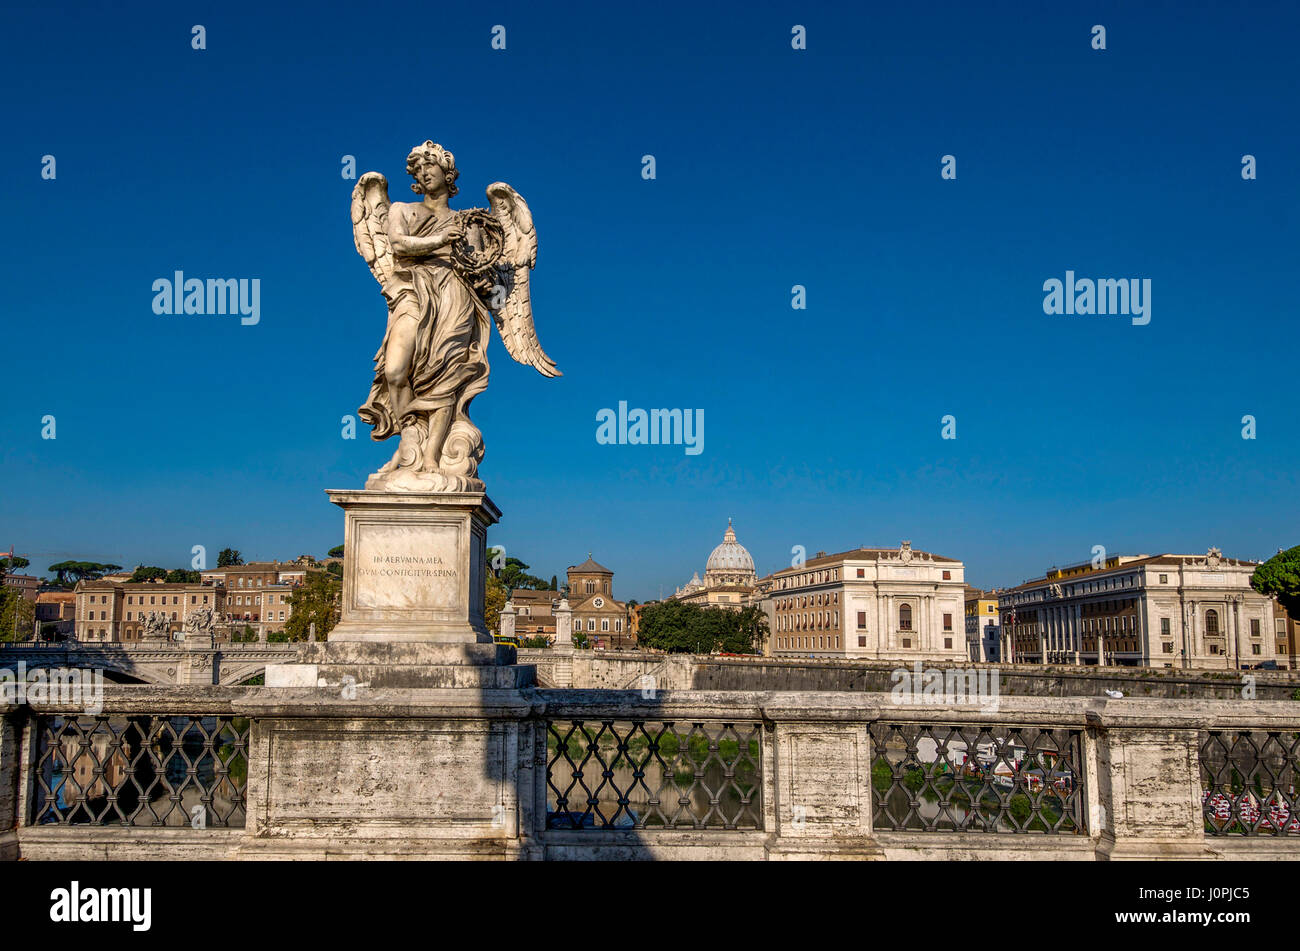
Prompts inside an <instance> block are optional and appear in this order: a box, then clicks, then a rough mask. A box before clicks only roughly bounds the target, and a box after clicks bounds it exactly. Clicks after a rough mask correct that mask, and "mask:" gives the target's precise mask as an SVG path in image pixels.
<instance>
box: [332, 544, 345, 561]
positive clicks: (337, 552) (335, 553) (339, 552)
mask: <svg viewBox="0 0 1300 951" xmlns="http://www.w3.org/2000/svg"><path fill="white" fill-rule="evenodd" d="M329 556H330V557H331V558H342V557H343V546H342V545H335V546H334V547H333V548H331V549H330V550H329Z"/></svg>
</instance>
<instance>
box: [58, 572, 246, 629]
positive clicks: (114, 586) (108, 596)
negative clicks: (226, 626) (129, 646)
mask: <svg viewBox="0 0 1300 951" xmlns="http://www.w3.org/2000/svg"><path fill="white" fill-rule="evenodd" d="M73 593H74V595H75V597H76V621H75V625H74V627H75V634H76V638H77V640H79V641H85V642H88V643H135V642H138V641H141V640H143V639H144V622H145V619H146V618H148V616H149V615H150V614H151V613H159V614H162V615H163V616H164V617H165V618H166V620H167V624H168V630H169V632H170V633H171V634H173V635H174V634H175V633H176V632H177V631H180V630H182V629H183V628H184V626H185V619H186V617H188V616H189V613H190V612H191V611H193V610H195V609H196V608H199V607H207V608H210V609H211V610H212V611H213V612H214V613H215V614H216V615H217V616H218V617H220V616H221V614H222V612H223V611H224V605H225V590H224V589H222V588H218V587H214V586H212V585H205V584H165V583H151V582H147V581H146V582H137V583H134V584H133V583H131V582H125V583H123V582H114V581H105V580H103V579H100V580H99V581H81V582H78V584H77V587H76V588H75V589H74V592H73Z"/></svg>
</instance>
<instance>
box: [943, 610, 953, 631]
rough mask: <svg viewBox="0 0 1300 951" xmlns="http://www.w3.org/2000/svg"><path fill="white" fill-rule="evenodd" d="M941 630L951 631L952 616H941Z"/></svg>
mask: <svg viewBox="0 0 1300 951" xmlns="http://www.w3.org/2000/svg"><path fill="white" fill-rule="evenodd" d="M943 629H944V630H945V631H951V630H952V615H951V614H945V615H944V616H943Z"/></svg>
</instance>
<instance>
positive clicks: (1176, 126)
mask: <svg viewBox="0 0 1300 951" xmlns="http://www.w3.org/2000/svg"><path fill="white" fill-rule="evenodd" d="M972 6H973V5H970V4H959V3H953V4H937V5H934V4H931V5H926V6H925V7H924V8H908V9H866V8H862V7H858V8H855V9H853V10H848V9H845V10H838V9H834V8H832V7H829V6H823V5H816V6H810V5H807V4H755V3H744V4H727V5H707V6H706V5H698V4H692V5H672V4H660V5H654V6H650V7H648V6H646V5H636V6H635V7H631V6H629V7H626V8H623V7H620V8H618V9H612V8H604V7H602V6H598V5H590V6H585V7H584V6H579V5H572V4H565V5H563V7H554V8H551V7H547V6H542V5H533V4H494V5H490V6H488V7H482V6H480V5H476V4H452V5H446V6H443V7H440V8H428V9H427V10H426V9H424V8H419V7H416V6H413V5H410V4H381V3H369V4H366V5H364V8H360V7H356V6H354V5H347V6H344V5H332V4H329V3H321V4H313V5H310V6H306V5H304V6H300V7H297V8H294V9H287V10H283V11H279V10H276V9H272V8H271V5H266V4H258V5H243V4H233V3H232V4H225V3H223V4H211V5H209V4H197V5H196V4H156V5H149V4H142V5H136V6H134V7H132V12H131V13H129V14H128V13H126V12H122V11H120V10H116V9H112V10H110V9H104V8H102V7H101V6H100V5H89V4H88V5H86V6H85V7H80V8H66V9H63V10H59V9H57V8H39V9H38V8H36V7H31V6H29V7H27V8H21V9H14V10H12V11H10V12H8V13H7V15H6V18H7V21H8V24H9V28H8V29H6V31H5V36H4V38H3V40H0V43H3V47H2V51H3V54H4V55H3V57H2V59H0V75H2V76H3V90H4V93H3V95H4V98H5V117H6V121H5V125H6V134H5V136H4V144H3V146H0V161H3V167H2V170H3V176H4V182H5V187H4V189H3V201H4V206H5V212H6V214H5V218H6V222H7V225H8V226H7V227H6V228H5V229H4V232H3V234H2V235H0V261H3V264H2V265H0V268H2V269H3V270H2V271H0V273H2V274H3V277H4V284H5V293H4V296H3V299H2V300H3V305H2V306H3V316H4V324H3V327H4V338H5V348H4V350H5V353H6V357H7V359H6V360H5V370H6V373H5V376H6V383H7V386H6V387H5V390H6V394H5V395H6V398H5V400H4V411H3V413H0V469H2V472H3V481H2V483H0V485H2V486H3V488H2V489H0V546H2V547H4V548H8V546H9V545H10V544H13V545H14V546H15V547H16V548H17V550H18V551H19V552H25V553H29V555H30V557H32V560H33V563H34V565H35V566H36V567H37V568H44V566H45V565H47V564H49V563H51V562H54V561H57V560H62V559H64V558H70V557H76V558H83V559H90V560H103V561H113V562H116V563H120V564H124V565H134V564H136V563H145V564H162V565H167V566H184V565H187V564H188V562H189V559H190V554H189V552H190V550H191V547H192V546H193V545H195V544H203V545H206V546H207V548H208V551H209V555H210V557H215V552H216V551H217V550H218V549H220V548H222V547H226V546H233V547H236V548H239V549H241V550H242V551H243V553H244V554H245V556H246V557H248V558H254V557H255V558H273V557H281V558H291V557H294V556H296V555H298V554H299V553H302V552H312V553H316V554H323V553H324V552H325V550H326V549H328V548H329V547H330V546H332V545H334V544H337V543H338V542H339V541H341V540H342V531H343V520H342V513H341V512H340V511H339V510H338V509H336V508H335V507H334V506H332V505H330V504H329V503H328V501H327V500H326V498H325V494H324V490H325V489H326V488H354V487H359V486H361V485H362V483H363V481H364V479H365V476H366V475H367V474H368V473H370V472H372V471H373V470H374V469H375V468H376V467H377V466H378V465H380V464H381V463H382V462H383V461H384V460H386V459H387V457H388V456H389V455H390V454H391V452H392V449H393V446H392V445H391V444H377V443H373V442H371V441H370V440H369V439H368V435H367V430H366V429H365V428H364V427H363V428H362V430H361V432H360V434H359V435H360V438H358V439H356V440H353V441H348V440H344V439H342V438H341V436H340V432H341V425H340V418H341V417H342V416H343V415H344V414H348V413H355V412H356V409H357V407H358V406H359V405H360V404H361V402H362V401H363V400H364V399H365V396H366V393H367V390H368V387H369V381H370V374H371V364H370V360H371V357H372V355H373V353H374V350H375V348H376V346H377V345H378V341H379V338H380V336H381V335H382V331H383V325H384V320H385V311H384V307H383V302H382V299H381V298H380V297H379V295H378V292H377V288H376V286H375V284H374V282H373V280H372V278H371V276H370V274H369V272H368V271H367V269H366V267H365V265H364V264H363V263H362V261H361V260H360V259H359V258H358V257H357V255H356V252H355V250H354V248H353V246H352V235H351V230H350V225H349V221H348V200H349V194H350V190H351V187H352V182H350V181H346V180H344V179H343V178H342V177H341V175H340V168H341V164H340V163H341V159H342V156H344V155H354V156H356V159H357V164H358V171H366V170H370V169H374V170H377V171H381V172H383V173H384V174H386V175H387V176H388V177H389V180H390V183H391V188H392V196H393V198H394V199H395V200H409V198H410V197H411V196H410V193H409V192H408V191H407V190H406V185H407V180H406V178H405V176H404V174H403V163H404V158H405V155H406V153H407V151H408V150H409V149H410V148H411V147H412V146H413V145H415V144H417V143H419V142H421V141H423V140H424V139H426V138H432V139H434V140H436V141H438V142H441V143H442V144H443V145H445V146H446V147H448V148H449V149H451V150H452V151H453V152H454V153H455V155H456V159H457V164H458V165H459V167H460V170H461V177H460V181H459V184H460V186H461V193H460V195H459V196H457V198H456V199H455V200H453V206H455V207H472V206H476V205H477V206H482V205H485V204H486V201H485V199H484V197H483V189H484V187H485V186H486V185H487V184H488V183H490V182H492V181H496V180H504V181H507V182H509V183H511V184H512V185H514V186H515V188H517V189H518V190H519V192H520V193H521V194H522V195H523V196H524V197H525V198H526V200H527V201H528V203H529V205H530V206H531V208H532V211H533V214H534V217H535V219H536V223H537V229H538V235H539V246H540V249H539V255H538V265H537V270H536V271H535V272H534V275H533V284H532V287H533V301H534V309H535V313H536V317H537V324H538V329H539V333H540V336H541V340H542V343H543V345H544V346H545V348H546V349H547V351H548V352H549V354H550V355H551V357H552V358H553V359H555V360H556V362H557V363H558V364H559V366H560V368H561V369H562V370H563V371H564V373H565V375H564V376H563V377H562V378H560V379H558V380H546V379H544V378H542V377H541V376H539V375H538V374H537V373H536V372H535V371H533V370H531V369H529V368H526V367H523V366H520V365H518V364H515V363H513V362H512V361H511V360H510V359H509V358H508V356H507V355H506V354H505V351H504V349H503V348H502V347H501V344H500V341H499V339H494V341H493V343H492V345H491V348H490V351H489V359H490V360H491V362H492V384H491V386H490V387H489V389H488V390H487V392H486V393H485V394H483V395H482V396H480V397H479V398H478V399H477V400H476V401H475V403H474V405H473V409H472V415H473V418H474V420H475V422H476V423H477V425H478V426H479V427H480V428H481V429H482V430H483V433H484V438H485V441H486V444H487V458H486V460H485V461H484V464H483V466H482V468H481V470H480V472H481V475H482V477H483V478H484V479H485V481H486V482H487V485H488V491H489V493H490V494H491V496H492V497H493V499H494V500H495V501H496V503H497V504H498V505H499V506H500V507H501V509H502V511H503V512H504V517H503V519H502V522H501V523H500V525H498V526H497V527H496V528H495V529H494V531H493V534H492V540H493V541H494V542H496V543H499V544H504V545H505V546H506V547H507V549H508V550H509V551H510V552H511V553H512V554H516V555H518V556H520V557H522V558H523V559H524V560H525V561H527V562H528V563H529V564H531V565H532V567H533V571H534V572H535V573H537V574H541V575H544V576H547V577H549V576H550V575H551V574H560V575H561V576H562V575H563V571H564V568H565V566H567V565H571V564H576V563H577V562H580V561H581V560H582V559H584V558H585V557H586V555H587V552H588V551H590V552H592V553H593V554H594V555H595V557H596V558H597V560H599V561H601V562H602V563H604V564H606V565H608V566H609V567H611V568H612V569H614V570H615V571H616V578H615V586H616V587H615V592H616V594H617V595H619V596H620V597H635V598H638V599H646V598H650V597H656V596H658V595H659V593H660V591H661V590H662V591H663V593H671V591H672V589H673V587H674V586H675V585H678V584H680V583H682V582H684V581H685V580H686V579H687V578H689V577H690V575H691V573H692V572H693V571H695V570H700V571H702V570H703V566H704V561H705V559H706V557H707V556H708V553H709V551H710V550H711V549H712V547H713V546H714V545H715V544H717V543H718V542H719V541H720V540H721V535H722V532H723V529H724V528H725V526H726V523H727V518H728V517H731V518H734V520H735V526H736V530H737V532H738V534H739V536H740V540H741V541H742V542H743V543H744V544H745V545H746V546H747V547H748V548H749V549H750V551H751V552H752V553H753V555H754V558H755V561H756V563H757V565H758V568H759V571H760V573H765V572H767V571H770V570H774V569H777V568H781V567H785V566H786V565H788V564H789V561H790V557H791V549H792V548H793V547H794V546H796V545H802V546H804V547H805V548H806V549H807V550H808V551H809V552H810V553H811V552H814V551H816V550H826V551H838V550H842V549H846V548H851V547H854V546H856V545H859V544H867V545H891V546H892V545H897V544H898V542H899V541H900V540H901V539H904V538H906V539H909V540H911V541H912V543H913V546H914V547H916V548H919V549H925V550H929V551H934V552H937V553H940V554H944V555H948V556H950V557H956V558H960V559H962V560H963V561H965V563H966V564H967V566H968V572H967V578H968V580H970V581H972V582H973V583H976V584H979V585H983V586H993V585H1003V584H1014V583H1017V582H1019V581H1021V580H1023V579H1025V578H1028V577H1031V576H1033V575H1034V574H1035V573H1037V572H1040V571H1041V570H1042V569H1044V568H1045V567H1047V566H1049V565H1052V564H1065V563H1071V562H1077V561H1083V560H1086V559H1087V558H1088V557H1090V554H1091V549H1092V546H1093V545H1097V544H1101V545H1104V546H1106V548H1107V549H1108V550H1109V551H1111V552H1126V553H1127V552H1160V551H1190V552H1203V551H1204V550H1205V549H1206V548H1207V547H1209V546H1210V545H1217V546H1219V547H1220V548H1222V549H1223V550H1224V552H1225V553H1226V554H1229V555H1233V556H1240V557H1256V558H1262V557H1267V556H1269V555H1270V554H1272V553H1273V552H1274V551H1275V550H1276V549H1277V548H1279V547H1283V546H1290V545H1293V544H1295V543H1296V542H1297V541H1300V524H1298V519H1297V499H1298V498H1300V491H1298V488H1300V487H1298V486H1297V481H1298V479H1297V473H1300V450H1298V448H1297V447H1298V446H1300V439H1297V437H1298V436H1300V431H1298V430H1300V421H1298V414H1297V413H1296V411H1295V406H1296V395H1295V394H1296V373H1297V360H1296V350H1295V346H1294V342H1295V327H1296V318H1297V305H1296V261H1297V251H1298V249H1300V240H1298V239H1297V224H1298V222H1297V208H1300V175H1298V174H1297V166H1298V165H1300V141H1297V140H1298V138H1300V136H1298V135H1297V131H1296V123H1295V104H1296V102H1297V101H1298V100H1300V79H1298V78H1297V77H1298V71H1297V67H1296V60H1295V55H1294V46H1293V44H1294V36H1295V34H1296V30H1297V28H1300V14H1298V13H1297V11H1296V8H1295V6H1294V5H1293V4H1281V3H1279V4H1257V5H1253V6H1252V7H1251V8H1249V9H1246V8H1243V7H1242V6H1241V5H1238V4H1228V3H1223V4H1215V5H1201V4H1183V3H1177V4H1175V3H1172V2H1168V3H1155V4H1148V5H1144V9H1132V7H1133V6H1134V5H1132V4H1119V3H1089V4H1051V5H1044V6H1047V7H1049V8H1048V9H1042V10H1037V11H1034V10H1031V9H1029V8H1031V7H1034V6H1038V5H1030V4H1024V3H995V4H990V5H985V6H983V7H982V8H981V9H979V10H975V9H970V7H972ZM358 11H361V12H358ZM796 23H797V24H802V25H804V26H806V27H807V34H808V48H807V50H804V51H795V50H792V49H791V46H790V30H791V26H792V25H793V24H796ZM1097 23H1100V24H1103V25H1105V26H1106V28H1107V49H1106V50H1105V51H1104V52H1098V51H1094V50H1093V49H1091V46H1090V28H1091V26H1092V25H1093V24H1097ZM193 24H203V25H204V26H205V27H206V29H207V46H208V48H207V49H206V50H203V51H195V50H192V49H191V48H190V28H191V26H192V25H193ZM495 24H502V25H504V26H505V27H506V36H507V48H506V50H505V51H494V50H492V49H491V47H490V39H491V34H490V31H491V29H492V27H493V25H495ZM1247 153H1249V154H1252V155H1255V156H1256V158H1257V161H1258V180H1256V181H1249V182H1248V181H1243V180H1242V178H1241V174H1240V168H1241V156H1242V155H1243V154H1247ZM47 154H52V155H54V156H55V158H56V161H57V178H56V179H54V180H53V181H47V180H43V179H42V178H41V174H40V171H41V158H42V156H43V155H47ZM644 154H653V155H654V156H655V158H656V164H657V178H656V179H655V180H653V181H645V180H643V179H642V177H641V156H642V155H644ZM944 154H952V155H954V156H956V159H957V178H956V180H954V181H943V180H941V178H940V174H939V172H940V157H941V156H942V155H944ZM178 269H179V270H183V271H184V272H186V274H187V276H194V277H205V278H206V277H236V278H240V277H242V278H259V279H260V280H261V288H262V290H261V320H260V322H259V323H258V324H257V325H256V326H241V325H240V323H239V321H238V320H237V319H233V318H229V317H226V318H222V317H199V316H188V317H187V316H171V317H167V316H157V315H155V314H154V313H153V311H152V308H151V302H152V299H153V293H152V291H151V285H152V282H153V281H154V280H155V279H157V278H160V277H170V276H171V274H172V272H173V271H175V270H178ZM1067 269H1071V270H1074V271H1075V272H1076V273H1077V274H1078V275H1079V276H1091V277H1108V278H1121V277H1137V278H1149V279H1150V280H1151V281H1152V312H1151V313H1152V320H1151V323H1150V324H1149V325H1148V326H1145V327H1135V326H1132V325H1131V323H1130V322H1129V320H1128V319H1127V318H1114V317H1085V316H1073V317H1053V316H1047V315H1045V314H1044V313H1043V309H1042V300H1043V296H1044V294H1043V290H1042V284H1043V282H1044V281H1045V280H1047V279H1049V278H1052V277H1056V278H1063V277H1064V275H1065V271H1066V270H1067ZM795 284H802V285H804V286H805V287H806V288H807V309H806V310H801V311H796V310H792V308H791V306H790V301H791V287H792V286H793V285H795ZM619 400H626V401H627V402H628V403H629V405H630V406H632V407H647V408H648V407H678V408H698V409H703V410H704V417H705V443H704V451H703V453H701V454H700V455H697V456H688V455H686V454H685V453H684V452H683V451H682V447H680V446H606V445H598V444H597V442H596V440H595V431H596V419H595V417H596V413H597V411H599V410H600V409H602V408H605V407H610V408H613V407H616V406H617V405H618V401H619ZM946 414H952V415H953V416H955V417H956V420H957V439H955V440H943V439H941V438H940V430H941V424H940V420H941V418H942V417H943V416H945V415H946ZM1246 414H1252V415H1254V416H1255V417H1256V419H1257V426H1258V438H1256V439H1255V440H1243V439H1242V438H1241V428H1242V424H1241V418H1242V416H1243V415H1246ZM46 415H53V416H54V417H55V419H56V425H57V438H56V439H54V440H43V439H42V438H41V428H42V427H41V420H42V417H44V416H46Z"/></svg>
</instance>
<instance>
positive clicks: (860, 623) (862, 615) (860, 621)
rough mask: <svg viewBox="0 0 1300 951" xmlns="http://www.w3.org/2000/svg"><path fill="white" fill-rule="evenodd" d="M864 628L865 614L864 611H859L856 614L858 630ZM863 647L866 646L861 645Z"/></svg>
mask: <svg viewBox="0 0 1300 951" xmlns="http://www.w3.org/2000/svg"><path fill="white" fill-rule="evenodd" d="M866 626H867V612H866V611H859V612H858V630H862V629H864V628H865V627H866ZM863 646H864V647H865V646H866V644H863Z"/></svg>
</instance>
